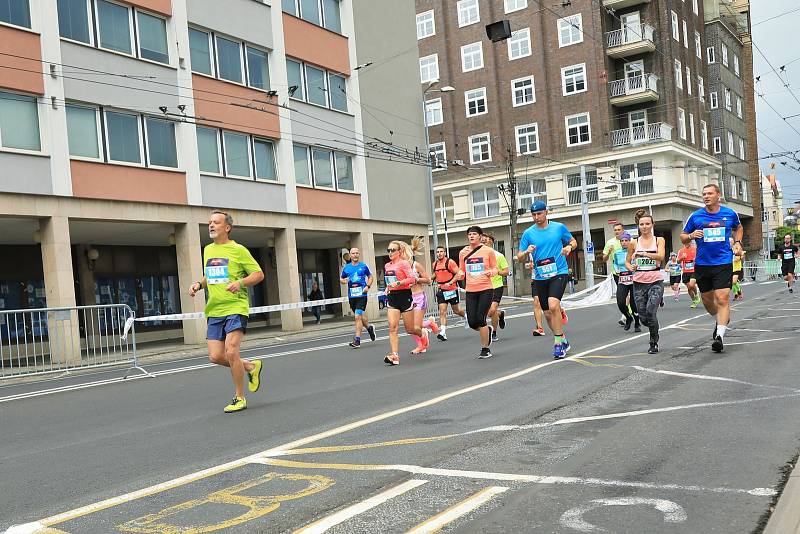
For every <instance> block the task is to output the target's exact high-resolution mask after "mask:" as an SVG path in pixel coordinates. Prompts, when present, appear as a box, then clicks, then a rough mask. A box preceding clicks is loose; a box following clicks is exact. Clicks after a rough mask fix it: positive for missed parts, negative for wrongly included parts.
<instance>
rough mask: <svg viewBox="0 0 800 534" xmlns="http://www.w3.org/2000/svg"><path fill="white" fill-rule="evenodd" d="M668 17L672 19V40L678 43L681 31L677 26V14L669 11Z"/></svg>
mask: <svg viewBox="0 0 800 534" xmlns="http://www.w3.org/2000/svg"><path fill="white" fill-rule="evenodd" d="M670 16H671V18H672V38H673V39H675V40H676V41H678V42H680V40H681V35H680V32H681V29H680V26H679V25H678V14H677V13H675V12H674V11H671V12H670Z"/></svg>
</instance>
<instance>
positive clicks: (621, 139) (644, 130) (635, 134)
mask: <svg viewBox="0 0 800 534" xmlns="http://www.w3.org/2000/svg"><path fill="white" fill-rule="evenodd" d="M609 135H610V137H611V146H612V147H619V146H625V145H635V144H637V143H651V142H654V141H669V140H671V139H672V126H670V125H669V124H667V123H665V122H654V123H651V124H648V125H646V126H634V127H633V128H623V129H622V130H612V131H611V132H610V133H609Z"/></svg>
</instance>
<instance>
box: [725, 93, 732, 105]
mask: <svg viewBox="0 0 800 534" xmlns="http://www.w3.org/2000/svg"><path fill="white" fill-rule="evenodd" d="M731 106H732V104H731V90H730V89H728V88H727V87H726V88H725V109H727V110H728V111H730V110H731Z"/></svg>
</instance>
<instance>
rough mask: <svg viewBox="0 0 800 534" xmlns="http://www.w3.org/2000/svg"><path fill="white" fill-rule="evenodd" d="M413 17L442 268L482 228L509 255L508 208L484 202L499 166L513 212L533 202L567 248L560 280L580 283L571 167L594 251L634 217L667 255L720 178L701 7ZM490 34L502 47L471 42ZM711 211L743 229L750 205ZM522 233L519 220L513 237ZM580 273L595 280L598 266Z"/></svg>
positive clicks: (660, 3)
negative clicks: (651, 225) (547, 214)
mask: <svg viewBox="0 0 800 534" xmlns="http://www.w3.org/2000/svg"><path fill="white" fill-rule="evenodd" d="M416 4H417V37H418V43H419V54H420V78H421V82H422V84H423V90H425V89H426V88H429V87H430V88H431V89H429V90H428V91H427V93H426V106H427V114H426V122H427V124H428V125H429V133H430V147H431V153H432V155H433V157H434V160H435V162H436V164H437V168H436V169H435V171H434V177H435V192H436V204H437V209H438V217H437V227H438V231H439V233H440V241H441V240H442V237H444V238H445V240H446V241H447V242H449V244H450V247H451V253H455V250H456V249H457V247H458V246H460V245H461V244H463V242H464V237H463V231H464V230H465V229H466V228H467V227H468V226H469V225H470V224H473V223H478V224H481V225H483V226H485V227H488V228H492V229H494V231H495V232H496V233H497V234H498V235H499V239H500V240H501V241H503V242H504V243H503V247H505V245H506V243H507V242H509V240H510V239H511V235H510V231H509V215H508V213H509V209H510V206H509V204H508V196H507V194H504V191H502V190H500V189H498V186H499V185H503V189H504V190H505V191H508V182H509V178H508V176H509V173H508V168H509V166H513V171H514V180H513V181H514V183H515V187H516V188H517V192H518V197H519V199H518V203H517V207H518V208H523V209H524V208H527V207H528V206H529V205H530V203H531V201H533V200H536V199H546V201H547V203H548V205H549V207H550V208H551V211H552V215H551V217H552V218H554V219H556V220H559V221H561V222H564V223H565V224H567V226H568V227H569V228H570V230H571V231H573V233H575V234H577V235H576V238H577V239H578V242H579V248H580V250H578V251H576V252H575V253H573V255H572V257H571V258H570V265H571V266H572V267H573V269H574V271H575V272H576V273H577V274H578V275H580V276H583V249H584V241H589V239H584V238H583V236H582V230H581V228H582V226H581V192H580V173H579V170H580V167H581V166H585V168H586V169H587V185H588V191H587V198H588V208H589V220H590V228H591V241H592V242H593V243H594V244H595V245H597V246H598V247H600V246H601V245H602V244H603V243H604V242H605V240H606V239H607V238H609V237H610V236H611V235H612V224H613V223H614V222H616V221H619V222H622V223H623V224H624V225H626V226H631V225H633V222H634V221H633V215H634V213H635V211H636V209H637V208H640V207H644V208H647V209H649V210H650V211H651V212H652V213H653V215H654V217H655V220H656V231H657V233H658V234H659V235H663V236H664V237H665V238H666V240H667V244H668V248H670V247H671V248H675V247H678V246H679V238H678V236H679V233H680V230H681V228H682V226H683V223H684V221H685V220H686V218H687V217H688V215H689V214H690V213H691V212H692V211H693V210H695V209H697V208H698V207H699V206H701V205H702V202H701V198H700V190H701V189H702V186H703V185H705V184H706V183H721V177H722V173H721V162H720V160H719V159H718V158H717V157H716V156H717V155H716V154H715V153H714V151H713V146H712V137H713V131H712V126H713V125H712V117H711V113H710V111H711V110H710V103H709V93H710V87H709V71H708V58H707V48H708V45H707V36H706V28H707V26H706V21H705V13H704V5H703V2H702V1H700V0H686V1H683V0H671V1H670V0H651V1H644V0H602V1H591V0H573V1H572V2H565V3H562V4H561V5H557V4H554V5H552V6H550V5H545V4H541V3H539V2H529V1H527V0H502V1H501V0H461V1H448V0H417V2H416ZM540 4H541V5H540ZM499 20H508V21H509V22H510V25H511V30H512V34H511V37H510V38H509V39H507V40H505V41H501V42H497V43H492V42H490V41H489V40H488V39H487V38H486V34H485V29H484V28H485V25H487V24H489V23H492V22H495V21H499ZM434 80H437V81H438V83H437V84H435V85H430V83H431V81H434ZM442 87H448V88H451V87H452V88H454V89H455V90H454V91H449V92H443V91H441V88H442ZM750 117H752V116H750ZM747 119H748V116H747V115H745V120H747ZM742 135H744V133H742ZM746 148H748V149H749V147H746ZM737 154H738V146H737ZM743 159H745V158H743ZM743 176H744V178H745V179H746V180H747V179H748V178H747V176H746V173H745V174H744V175H743ZM722 186H723V187H724V184H723V185H722ZM738 186H740V184H738V183H737V187H738ZM748 186H749V184H748ZM746 189H747V191H748V192H750V189H748V188H746ZM737 191H738V189H737ZM726 202H727V203H728V205H729V206H730V207H731V208H733V209H734V210H736V211H737V212H738V213H739V214H740V216H741V217H742V218H743V219H745V220H747V219H752V217H753V205H752V194H747V195H745V196H740V195H738V194H737V196H736V197H734V196H733V195H727V197H726ZM525 211H527V210H525ZM445 220H446V227H447V232H446V234H444V227H445ZM531 222H532V221H531V219H530V216H529V215H527V214H523V215H521V219H520V224H519V226H518V232H519V233H521V232H522V231H523V230H524V228H525V227H527V226H528V225H530V224H531ZM442 234H444V235H442ZM759 241H760V239H759ZM756 248H759V247H756ZM594 268H595V271H596V272H597V273H599V274H604V273H605V269H606V266H605V265H602V262H601V261H598V262H596V263H595V265H594Z"/></svg>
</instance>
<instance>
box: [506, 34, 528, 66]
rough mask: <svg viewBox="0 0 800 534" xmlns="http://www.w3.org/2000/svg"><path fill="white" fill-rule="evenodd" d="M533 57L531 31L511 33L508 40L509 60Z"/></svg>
mask: <svg viewBox="0 0 800 534" xmlns="http://www.w3.org/2000/svg"><path fill="white" fill-rule="evenodd" d="M530 55H531V29H530V28H525V29H522V30H517V31H515V32H511V37H510V38H509V39H508V60H509V61H513V60H515V59H519V58H521V57H527V56H530Z"/></svg>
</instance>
